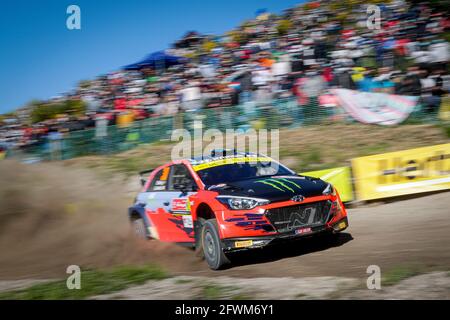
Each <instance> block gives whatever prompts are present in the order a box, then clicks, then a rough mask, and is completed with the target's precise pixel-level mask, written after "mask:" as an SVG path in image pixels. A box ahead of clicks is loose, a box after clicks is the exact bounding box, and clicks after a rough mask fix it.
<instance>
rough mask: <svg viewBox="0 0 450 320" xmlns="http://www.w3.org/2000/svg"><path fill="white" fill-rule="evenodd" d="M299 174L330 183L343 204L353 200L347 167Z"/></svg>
mask: <svg viewBox="0 0 450 320" xmlns="http://www.w3.org/2000/svg"><path fill="white" fill-rule="evenodd" d="M301 174H302V175H305V176H311V177H314V178H320V179H322V180H324V181H326V182H329V183H331V184H332V185H333V186H334V187H335V188H336V189H337V191H338V192H339V196H340V197H341V200H342V201H343V202H347V201H352V200H353V188H352V182H351V176H350V168H349V167H339V168H333V169H325V170H319V171H310V172H304V173H301Z"/></svg>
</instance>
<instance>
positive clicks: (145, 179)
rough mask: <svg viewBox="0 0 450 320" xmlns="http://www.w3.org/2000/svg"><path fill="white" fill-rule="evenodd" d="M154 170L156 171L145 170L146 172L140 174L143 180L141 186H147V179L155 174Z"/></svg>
mask: <svg viewBox="0 0 450 320" xmlns="http://www.w3.org/2000/svg"><path fill="white" fill-rule="evenodd" d="M153 170H155V169H148V170H144V171H140V172H139V179H140V180H141V185H142V186H145V184H146V183H147V178H148V175H149V174H150V173H151V172H153Z"/></svg>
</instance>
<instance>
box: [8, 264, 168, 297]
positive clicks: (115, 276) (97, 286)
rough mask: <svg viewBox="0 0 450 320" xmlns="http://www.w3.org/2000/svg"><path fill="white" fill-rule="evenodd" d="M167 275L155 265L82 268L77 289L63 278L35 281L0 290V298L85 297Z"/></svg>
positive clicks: (118, 289)
mask: <svg viewBox="0 0 450 320" xmlns="http://www.w3.org/2000/svg"><path fill="white" fill-rule="evenodd" d="M167 277H168V276H167V274H166V273H165V272H164V271H163V270H162V269H160V268H158V267H155V266H140V267H138V266H130V267H117V268H114V269H112V270H109V271H95V270H91V271H83V272H82V273H81V289H79V290H76V289H74V290H69V289H68V288H67V285H66V280H65V279H64V280H58V281H52V282H47V283H42V284H37V285H34V286H31V287H30V288H26V289H22V290H15V291H9V292H4V293H0V300H62V299H85V298H88V297H92V296H95V295H100V294H107V293H111V292H116V291H120V290H123V289H125V288H127V287H128V286H130V285H138V284H142V283H144V282H146V281H148V280H160V279H164V278H167Z"/></svg>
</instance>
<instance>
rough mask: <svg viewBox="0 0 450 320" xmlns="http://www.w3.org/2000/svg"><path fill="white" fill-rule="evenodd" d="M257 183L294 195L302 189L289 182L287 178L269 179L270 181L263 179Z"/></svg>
mask: <svg viewBox="0 0 450 320" xmlns="http://www.w3.org/2000/svg"><path fill="white" fill-rule="evenodd" d="M255 183H263V184H265V185H268V186H271V187H272V188H274V189H277V190H280V191H283V192H287V191H290V192H292V193H296V192H297V191H298V190H300V189H301V188H302V187H301V186H299V185H298V184H297V183H295V182H293V181H291V180H288V179H286V178H269V179H263V180H257V181H255Z"/></svg>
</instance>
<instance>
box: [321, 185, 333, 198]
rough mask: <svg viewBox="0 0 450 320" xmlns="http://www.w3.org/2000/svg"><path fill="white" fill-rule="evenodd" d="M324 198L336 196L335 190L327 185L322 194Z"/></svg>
mask: <svg viewBox="0 0 450 320" xmlns="http://www.w3.org/2000/svg"><path fill="white" fill-rule="evenodd" d="M322 194H323V195H325V196H330V195H331V196H335V195H336V189H335V188H334V187H333V186H332V185H331V184H330V183H329V184H328V185H327V187H326V188H325V189H324V190H323V192H322Z"/></svg>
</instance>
